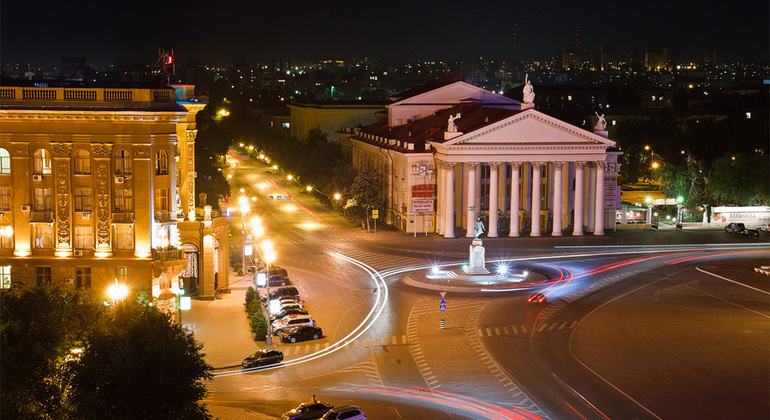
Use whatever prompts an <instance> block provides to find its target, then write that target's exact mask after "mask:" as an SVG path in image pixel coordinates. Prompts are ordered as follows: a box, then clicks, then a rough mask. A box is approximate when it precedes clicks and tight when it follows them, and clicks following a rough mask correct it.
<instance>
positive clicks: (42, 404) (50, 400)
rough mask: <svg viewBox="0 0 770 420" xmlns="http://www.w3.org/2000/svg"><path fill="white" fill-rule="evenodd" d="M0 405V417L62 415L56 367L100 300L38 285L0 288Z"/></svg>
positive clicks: (80, 337) (62, 389) (62, 384)
mask: <svg viewBox="0 0 770 420" xmlns="http://www.w3.org/2000/svg"><path fill="white" fill-rule="evenodd" d="M0 307H1V308H2V311H0V410H1V411H2V415H3V418H10V419H14V418H15V419H38V418H62V417H65V414H66V412H67V405H66V403H65V401H66V398H65V393H66V389H67V377H66V376H65V375H63V371H62V366H63V363H64V361H65V359H66V358H67V357H68V356H69V355H70V351H71V350H72V349H73V348H74V347H79V346H82V345H83V341H84V337H85V335H86V334H87V333H88V331H89V330H90V328H91V326H92V325H93V323H94V320H96V319H98V318H99V316H100V313H101V311H102V308H103V305H101V303H100V302H97V301H96V300H95V299H94V298H93V296H91V295H90V294H89V293H66V292H62V291H61V290H59V289H58V288H57V287H56V286H51V285H48V284H42V285H38V286H34V287H32V288H18V289H10V290H4V291H2V292H0Z"/></svg>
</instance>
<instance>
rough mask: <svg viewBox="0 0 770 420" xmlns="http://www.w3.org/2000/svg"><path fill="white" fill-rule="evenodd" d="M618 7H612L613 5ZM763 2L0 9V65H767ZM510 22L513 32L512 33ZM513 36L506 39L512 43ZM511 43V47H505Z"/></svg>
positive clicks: (173, 1) (767, 14)
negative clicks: (709, 59) (571, 61)
mask: <svg viewBox="0 0 770 420" xmlns="http://www.w3.org/2000/svg"><path fill="white" fill-rule="evenodd" d="M621 3H622V4H621ZM768 3H769V2H768V1H767V0H756V1H755V0H748V1H738V2H723V1H719V2H717V1H714V0H701V1H694V0H649V1H636V0H624V1H614V2H599V1H582V2H580V1H564V0H545V1H542V0H541V1H533V2H526V3H525V2H516V1H510V0H509V1H484V0H474V1H464V2H459V1H443V2H441V1H433V0H430V1H420V0H416V1H402V0H385V1H350V0H327V1H307V0H293V1H280V0H278V1H275V0H274V1H261V0H249V1H245V0H231V1H211V0H204V1H201V0H189V1H179V0H165V1H164V0H159V1H158V0H156V1H149V0H132V1H114V0H100V1H95V0H84V1H78V0H75V1H70V2H61V1H56V2H54V1H50V0H43V1H30V0H2V3H1V4H0V18H1V21H0V31H1V33H0V34H1V36H2V38H0V55H1V56H2V59H3V61H4V62H6V63H15V62H27V61H29V62H30V63H32V64H33V65H49V66H50V65H58V64H59V63H60V62H61V56H62V55H67V56H86V57H87V59H88V62H89V63H90V64H94V65H105V64H109V63H112V62H113V61H115V60H117V59H130V60H133V59H135V58H138V57H145V58H148V59H154V58H155V57H156V54H157V49H158V48H160V47H164V48H174V51H175V55H176V60H177V62H182V63H184V62H187V60H189V59H195V60H197V61H199V62H200V63H202V64H228V63H232V59H233V57H234V56H236V55H240V56H244V57H245V58H246V59H247V60H249V61H250V62H252V63H257V62H262V63H269V62H270V60H271V59H273V58H275V59H276V60H278V59H280V58H283V59H284V60H285V59H286V58H291V60H292V62H301V61H303V60H322V59H345V58H350V57H369V58H371V59H402V60H413V59H420V60H438V59H453V58H468V57H475V56H483V57H488V58H518V59H522V60H530V59H547V58H549V57H551V56H552V55H553V54H554V53H555V52H556V51H558V50H560V49H561V48H562V47H564V46H566V45H572V44H574V43H575V32H576V26H579V28H580V29H579V33H580V35H579V45H580V47H581V49H582V51H583V58H584V59H585V58H588V57H589V54H590V52H592V51H595V50H597V49H598V48H599V46H601V45H614V46H616V47H617V48H618V50H619V52H620V58H622V59H624V58H625V57H626V54H627V53H628V52H630V51H632V50H639V51H643V49H644V47H646V46H660V47H665V48H668V49H669V50H674V51H678V52H679V54H680V61H685V60H694V61H696V62H700V61H702V59H703V54H704V52H706V51H709V50H713V51H717V53H718V58H719V60H720V61H727V60H768V54H769V51H770V41H769V39H770V29H769V28H768V25H769V23H768V22H770V5H769V4H768ZM514 24H516V25H517V26H516V27H515V28H516V29H514ZM514 33H516V34H517V35H516V36H514ZM514 39H515V40H516V42H515V45H516V47H515V49H514Z"/></svg>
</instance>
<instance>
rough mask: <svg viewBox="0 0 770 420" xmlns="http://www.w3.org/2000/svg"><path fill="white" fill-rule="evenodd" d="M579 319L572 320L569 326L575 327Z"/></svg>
mask: <svg viewBox="0 0 770 420" xmlns="http://www.w3.org/2000/svg"><path fill="white" fill-rule="evenodd" d="M577 323H578V322H577V321H572V324H571V325H570V326H569V327H570V328H575V325H577Z"/></svg>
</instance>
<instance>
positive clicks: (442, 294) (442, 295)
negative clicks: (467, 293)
mask: <svg viewBox="0 0 770 420" xmlns="http://www.w3.org/2000/svg"><path fill="white" fill-rule="evenodd" d="M438 294H440V295H441V298H442V299H443V298H444V296H446V292H438Z"/></svg>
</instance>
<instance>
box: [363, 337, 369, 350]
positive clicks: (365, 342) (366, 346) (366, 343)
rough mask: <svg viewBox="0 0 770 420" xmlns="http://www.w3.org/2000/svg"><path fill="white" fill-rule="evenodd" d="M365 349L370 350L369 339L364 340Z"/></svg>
mask: <svg viewBox="0 0 770 420" xmlns="http://www.w3.org/2000/svg"><path fill="white" fill-rule="evenodd" d="M364 348H365V349H367V348H369V339H368V338H364Z"/></svg>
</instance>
